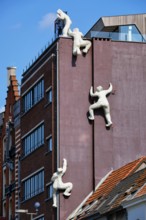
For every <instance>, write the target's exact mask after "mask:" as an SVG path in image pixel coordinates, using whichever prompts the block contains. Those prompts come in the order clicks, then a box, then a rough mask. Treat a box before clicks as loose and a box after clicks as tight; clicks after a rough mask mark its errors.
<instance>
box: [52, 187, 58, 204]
mask: <svg viewBox="0 0 146 220" xmlns="http://www.w3.org/2000/svg"><path fill="white" fill-rule="evenodd" d="M53 207H57V191H56V190H55V189H54V191H53Z"/></svg>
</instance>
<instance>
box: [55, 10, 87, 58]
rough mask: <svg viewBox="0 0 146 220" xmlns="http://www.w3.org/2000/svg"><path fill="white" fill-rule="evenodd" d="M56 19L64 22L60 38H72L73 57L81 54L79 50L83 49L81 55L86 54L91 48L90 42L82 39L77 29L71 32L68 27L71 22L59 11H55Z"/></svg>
mask: <svg viewBox="0 0 146 220" xmlns="http://www.w3.org/2000/svg"><path fill="white" fill-rule="evenodd" d="M57 17H58V18H59V19H61V20H64V23H65V26H64V28H63V31H62V36H63V37H72V38H73V55H75V56H76V55H79V54H82V53H81V48H82V49H83V53H85V54H86V53H87V52H88V50H89V49H90V47H91V42H90V41H89V40H85V39H83V34H82V32H80V31H79V29H78V28H74V29H73V31H71V29H70V26H71V24H72V21H71V19H70V17H69V16H68V15H67V14H66V13H65V12H63V11H62V10H61V9H58V10H57Z"/></svg>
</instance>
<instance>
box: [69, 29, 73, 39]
mask: <svg viewBox="0 0 146 220" xmlns="http://www.w3.org/2000/svg"><path fill="white" fill-rule="evenodd" d="M68 35H69V36H71V37H73V36H74V34H73V32H72V31H71V29H69V30H68Z"/></svg>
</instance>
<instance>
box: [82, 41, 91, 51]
mask: <svg viewBox="0 0 146 220" xmlns="http://www.w3.org/2000/svg"><path fill="white" fill-rule="evenodd" d="M81 46H83V47H85V48H84V49H83V53H87V52H88V50H89V49H90V47H91V42H90V41H89V40H84V43H83V44H82V45H81Z"/></svg>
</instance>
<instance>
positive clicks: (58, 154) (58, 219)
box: [56, 42, 60, 220]
mask: <svg viewBox="0 0 146 220" xmlns="http://www.w3.org/2000/svg"><path fill="white" fill-rule="evenodd" d="M58 48H59V47H58V42H57V49H56V79H57V80H56V82H57V89H56V90H57V91H56V93H57V143H56V144H57V168H58V167H59V166H60V163H59V162H60V135H59V134H60V132H59V131H60V129H59V120H60V117H59V116H60V108H59V70H58V69H59V65H58ZM57 203H58V207H57V220H60V198H59V194H58V197H57Z"/></svg>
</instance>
